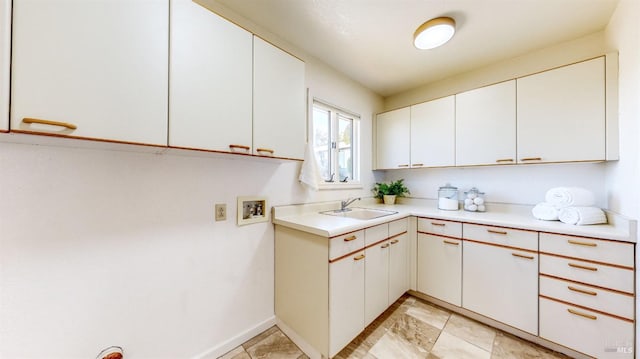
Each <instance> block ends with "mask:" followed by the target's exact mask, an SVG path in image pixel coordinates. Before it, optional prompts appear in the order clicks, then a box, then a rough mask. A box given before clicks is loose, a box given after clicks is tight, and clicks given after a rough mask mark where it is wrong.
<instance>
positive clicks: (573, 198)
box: [545, 187, 595, 208]
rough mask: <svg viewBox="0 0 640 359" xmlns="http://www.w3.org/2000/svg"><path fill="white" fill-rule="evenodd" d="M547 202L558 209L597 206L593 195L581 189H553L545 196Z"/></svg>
mask: <svg viewBox="0 0 640 359" xmlns="http://www.w3.org/2000/svg"><path fill="white" fill-rule="evenodd" d="M545 202H547V203H549V204H551V205H554V206H556V207H558V208H562V207H589V206H593V205H594V204H595V197H594V196H593V193H592V192H591V191H589V190H587V189H584V188H580V187H556V188H551V189H550V190H548V191H547V193H546V195H545Z"/></svg>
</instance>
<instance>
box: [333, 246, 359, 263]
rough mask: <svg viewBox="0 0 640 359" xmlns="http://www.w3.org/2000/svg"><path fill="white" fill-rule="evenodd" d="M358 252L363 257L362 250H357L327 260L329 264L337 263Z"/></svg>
mask: <svg viewBox="0 0 640 359" xmlns="http://www.w3.org/2000/svg"><path fill="white" fill-rule="evenodd" d="M360 252H362V255H364V248H358V250H357V251H353V252H349V253H347V254H344V255H341V256H340V257H337V258H333V259H329V264H331V263H334V262H337V261H339V260H343V259H345V258H348V257H351V256H352V255H354V254H356V253H360Z"/></svg>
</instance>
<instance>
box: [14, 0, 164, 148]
mask: <svg viewBox="0 0 640 359" xmlns="http://www.w3.org/2000/svg"><path fill="white" fill-rule="evenodd" d="M13 7H14V8H13V47H12V56H13V59H12V77H11V81H12V91H11V128H12V129H13V130H22V131H32V132H46V133H53V134H59V135H72V136H77V137H85V138H94V139H105V140H113V141H124V142H132V143H144V144H156V145H166V144H167V118H168V114H167V104H168V100H167V97H168V93H167V92H168V76H167V73H168V59H169V53H168V52H169V46H168V33H169V28H168V27H169V13H168V12H169V2H168V0H154V1H148V0H129V1H109V0H93V1H83V0H73V1H71V0H67V1H62V0H49V1H39V0H14V1H13ZM2 26H5V25H4V22H3V24H2ZM25 119H27V120H25ZM47 121H52V123H53V124H54V125H41V124H39V123H41V122H47ZM34 122H35V123H34Z"/></svg>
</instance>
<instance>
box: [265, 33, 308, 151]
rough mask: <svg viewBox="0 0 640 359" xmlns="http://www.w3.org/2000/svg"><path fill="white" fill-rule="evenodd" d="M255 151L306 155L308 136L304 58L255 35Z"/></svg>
mask: <svg viewBox="0 0 640 359" xmlns="http://www.w3.org/2000/svg"><path fill="white" fill-rule="evenodd" d="M253 56H254V57H253V153H254V154H257V155H267V156H275V157H281V158H292V159H302V158H304V147H305V143H306V140H307V116H306V105H305V103H306V101H305V99H306V93H305V92H306V91H305V73H304V62H302V61H300V60H299V59H297V58H295V57H293V56H291V55H289V54H288V53H286V52H284V51H282V50H280V49H278V48H277V47H275V46H273V45H271V44H269V43H267V42H266V41H264V40H262V39H260V38H258V37H256V36H254V37H253Z"/></svg>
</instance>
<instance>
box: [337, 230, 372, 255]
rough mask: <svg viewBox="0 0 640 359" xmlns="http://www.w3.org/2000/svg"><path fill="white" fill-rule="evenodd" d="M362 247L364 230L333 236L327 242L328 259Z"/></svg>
mask: <svg viewBox="0 0 640 359" xmlns="http://www.w3.org/2000/svg"><path fill="white" fill-rule="evenodd" d="M363 248H364V230H361V231H357V232H351V233H347V234H343V235H341V236H338V237H333V238H331V239H330V242H329V260H334V259H336V258H338V257H341V256H343V255H345V254H349V253H351V252H355V251H358V250H361V249H363Z"/></svg>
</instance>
